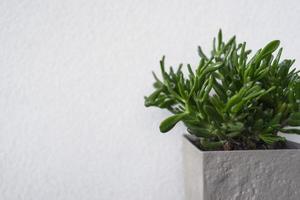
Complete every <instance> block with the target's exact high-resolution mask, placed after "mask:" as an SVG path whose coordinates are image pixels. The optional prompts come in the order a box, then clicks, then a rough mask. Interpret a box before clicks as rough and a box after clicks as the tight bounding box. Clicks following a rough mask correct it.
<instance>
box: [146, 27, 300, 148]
mask: <svg viewBox="0 0 300 200" xmlns="http://www.w3.org/2000/svg"><path fill="white" fill-rule="evenodd" d="M217 38H218V39H217V44H216V42H215V41H216V39H215V38H214V42H213V50H212V51H211V55H210V56H207V55H206V54H204V52H203V51H202V49H201V48H200V47H199V48H198V53H199V56H200V62H199V64H198V65H197V66H196V67H195V69H193V68H192V66H191V65H190V64H188V65H187V66H186V68H187V70H186V71H187V72H188V74H187V75H184V73H183V71H182V67H183V65H180V66H179V67H178V69H177V70H176V71H175V70H174V69H173V68H172V67H170V68H169V70H168V71H167V70H166V67H165V57H163V58H162V59H161V61H160V68H161V74H162V79H161V80H160V79H159V78H158V77H157V76H156V75H155V73H153V75H154V78H155V83H154V85H153V86H154V88H155V91H154V92H153V93H152V94H151V95H149V96H148V97H145V106H147V107H149V106H155V107H159V108H162V109H167V110H169V111H170V112H171V113H173V115H172V116H171V117H169V118H167V119H165V120H164V121H163V122H162V123H161V125H160V130H161V132H168V131H169V130H170V129H172V128H173V127H174V126H175V125H176V123H177V122H179V121H182V122H183V123H184V124H185V126H186V127H187V130H188V132H189V133H190V134H192V135H194V136H195V137H197V138H198V140H199V146H200V148H201V149H203V150H233V149H270V148H278V147H279V145H282V144H284V143H285V141H286V139H285V138H284V137H281V136H278V132H279V131H281V132H285V133H294V134H300V130H299V129H297V128H295V127H297V126H300V76H299V75H298V71H296V69H292V68H291V67H292V65H293V63H294V60H289V59H285V60H281V59H280V57H281V53H282V48H280V49H279V50H278V52H277V53H276V54H275V53H274V52H275V51H276V50H277V49H278V47H279V44H280V42H279V41H278V40H274V41H272V42H270V43H268V44H267V45H266V46H265V47H264V48H262V49H259V50H258V51H257V52H256V53H255V54H253V55H252V54H251V50H248V49H246V43H245V42H244V43H237V42H236V38H235V36H234V37H232V38H231V39H230V40H229V41H228V42H224V41H223V40H222V38H223V37H222V32H221V30H220V31H219V33H218V37H217Z"/></svg>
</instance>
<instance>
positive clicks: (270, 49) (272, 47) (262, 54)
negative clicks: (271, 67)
mask: <svg viewBox="0 0 300 200" xmlns="http://www.w3.org/2000/svg"><path fill="white" fill-rule="evenodd" d="M279 44H280V41H279V40H274V41H272V42H270V43H268V44H267V45H266V46H265V47H264V48H263V49H262V50H261V52H260V53H259V54H258V55H257V57H256V62H260V61H261V60H262V59H264V58H265V57H266V56H268V55H270V54H272V53H273V52H274V51H275V50H276V49H277V48H278V47H279Z"/></svg>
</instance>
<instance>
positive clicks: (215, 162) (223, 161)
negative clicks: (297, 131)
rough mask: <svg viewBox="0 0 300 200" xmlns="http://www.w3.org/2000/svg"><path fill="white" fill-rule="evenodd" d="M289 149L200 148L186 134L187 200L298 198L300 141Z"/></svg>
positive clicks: (184, 160) (299, 196)
mask: <svg viewBox="0 0 300 200" xmlns="http://www.w3.org/2000/svg"><path fill="white" fill-rule="evenodd" d="M288 148H289V149H284V150H249V151H248V150H240V151H201V150H199V149H198V148H197V147H196V146H195V145H194V144H193V143H192V142H191V141H190V139H188V137H185V138H184V142H183V157H184V159H183V162H184V170H185V174H184V175H185V193H186V200H299V199H300V144H298V143H294V142H288Z"/></svg>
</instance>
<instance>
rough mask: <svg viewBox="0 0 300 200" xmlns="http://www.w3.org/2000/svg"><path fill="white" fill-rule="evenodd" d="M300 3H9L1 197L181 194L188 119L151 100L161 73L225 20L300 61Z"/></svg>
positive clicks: (2, 21) (5, 3)
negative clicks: (168, 126)
mask: <svg viewBox="0 0 300 200" xmlns="http://www.w3.org/2000/svg"><path fill="white" fill-rule="evenodd" d="M298 2H299V1H297V0H294V1H279V0H277V1H274V0H268V1H259V0H257V1H252V0H248V1H238V0H236V1H212V0H206V1H205V0H201V1H200V0H195V1H183V0H182V1H179V0H176V1H175V0H172V1H171V0H164V1H142V0H130V1H129V0H128V1H126V0H122V1H121V0H120V1H92V0H69V1H66V0H65V1H62V0H47V1H28V0H24V1H15V0H2V1H1V2H0V111H1V114H0V199H1V200H40V199H43V200H94V199H97V200H99V199H101V200H124V199H126V200H127V199H128V200H141V199H143V200H183V199H184V191H183V180H182V178H183V177H182V163H181V139H182V138H181V135H182V132H183V131H184V128H183V127H177V129H176V130H173V131H172V132H171V133H168V134H165V135H163V134H160V133H159V131H158V125H159V122H160V121H161V120H162V119H164V118H165V117H166V116H167V115H168V113H167V112H162V111H160V110H158V109H145V108H144V106H143V96H144V95H146V94H148V93H149V92H150V91H152V88H151V84H152V76H151V74H150V72H151V70H156V71H158V70H159V67H158V60H159V59H160V57H161V56H162V54H166V56H167V60H166V61H167V63H168V64H172V65H175V64H178V63H180V62H182V61H184V63H187V62H191V63H196V61H197V59H198V57H197V52H196V47H197V45H198V44H202V45H203V46H204V48H205V49H209V48H210V45H211V39H212V37H213V36H215V35H216V34H217V31H218V29H219V27H221V28H222V29H223V31H224V34H225V37H227V38H229V37H230V36H232V35H233V34H237V36H238V39H239V40H241V41H244V40H246V41H247V42H248V45H249V46H250V47H251V48H253V49H257V48H258V47H261V46H262V45H264V44H265V43H266V42H268V41H270V40H271V39H278V38H279V39H281V41H282V45H283V46H284V48H285V53H284V55H285V56H286V57H290V58H296V59H297V60H300V53H299V52H300V51H299V48H300V29H299V21H300V3H298ZM296 65H298V66H299V61H298V62H296ZM294 139H296V140H298V141H300V139H299V137H298V138H297V137H294Z"/></svg>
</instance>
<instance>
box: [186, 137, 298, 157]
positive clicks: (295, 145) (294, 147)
mask: <svg viewBox="0 0 300 200" xmlns="http://www.w3.org/2000/svg"><path fill="white" fill-rule="evenodd" d="M183 137H184V139H185V140H187V141H188V142H189V143H190V144H192V145H193V146H194V147H195V148H196V149H198V150H199V151H200V152H201V153H205V154H207V153H234V152H235V153H237V152H238V153H249V152H278V151H299V153H300V143H297V142H293V141H290V140H287V144H288V146H289V147H290V148H288V149H254V150H251V149H247V150H244V149H242V150H229V151H221V150H215V151H211V150H210V151H204V150H202V149H199V148H198V147H197V146H196V145H195V144H194V143H193V140H195V137H194V136H193V135H190V134H184V135H183Z"/></svg>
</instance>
